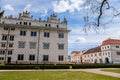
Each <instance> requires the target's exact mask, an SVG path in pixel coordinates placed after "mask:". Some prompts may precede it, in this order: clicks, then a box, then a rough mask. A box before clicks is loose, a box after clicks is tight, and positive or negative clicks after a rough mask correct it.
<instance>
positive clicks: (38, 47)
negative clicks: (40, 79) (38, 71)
mask: <svg viewBox="0 0 120 80" xmlns="http://www.w3.org/2000/svg"><path fill="white" fill-rule="evenodd" d="M39 43H40V30H39V32H38V49H37V64H39V47H40V45H39Z"/></svg>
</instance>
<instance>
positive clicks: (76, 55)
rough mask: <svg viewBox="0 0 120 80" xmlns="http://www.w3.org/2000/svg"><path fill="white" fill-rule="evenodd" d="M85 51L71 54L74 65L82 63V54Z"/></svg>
mask: <svg viewBox="0 0 120 80" xmlns="http://www.w3.org/2000/svg"><path fill="white" fill-rule="evenodd" d="M83 52H84V51H73V52H72V53H71V54H70V58H71V62H72V63H78V64H79V63H82V53H83Z"/></svg>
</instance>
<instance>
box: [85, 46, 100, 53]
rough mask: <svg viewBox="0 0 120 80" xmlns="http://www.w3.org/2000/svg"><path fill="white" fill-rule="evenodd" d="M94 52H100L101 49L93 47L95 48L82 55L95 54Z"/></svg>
mask: <svg viewBox="0 0 120 80" xmlns="http://www.w3.org/2000/svg"><path fill="white" fill-rule="evenodd" d="M96 52H101V47H100V46H98V47H95V48H91V49H89V50H87V51H86V52H85V53H84V54H91V53H96Z"/></svg>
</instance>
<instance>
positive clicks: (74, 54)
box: [71, 51, 80, 56]
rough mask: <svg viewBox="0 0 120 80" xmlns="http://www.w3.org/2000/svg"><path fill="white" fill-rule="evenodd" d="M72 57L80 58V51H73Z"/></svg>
mask: <svg viewBox="0 0 120 80" xmlns="http://www.w3.org/2000/svg"><path fill="white" fill-rule="evenodd" d="M71 55H72V56H80V51H72V53H71Z"/></svg>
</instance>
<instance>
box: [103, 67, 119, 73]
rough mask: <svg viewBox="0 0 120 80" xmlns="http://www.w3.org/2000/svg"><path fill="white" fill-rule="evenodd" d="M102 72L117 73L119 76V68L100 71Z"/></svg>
mask: <svg viewBox="0 0 120 80" xmlns="http://www.w3.org/2000/svg"><path fill="white" fill-rule="evenodd" d="M102 71H107V72H114V73H119V74H120V68H117V69H102Z"/></svg>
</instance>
